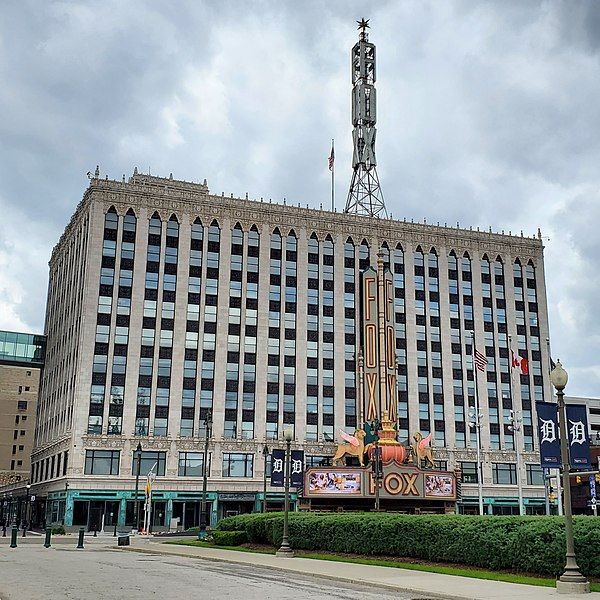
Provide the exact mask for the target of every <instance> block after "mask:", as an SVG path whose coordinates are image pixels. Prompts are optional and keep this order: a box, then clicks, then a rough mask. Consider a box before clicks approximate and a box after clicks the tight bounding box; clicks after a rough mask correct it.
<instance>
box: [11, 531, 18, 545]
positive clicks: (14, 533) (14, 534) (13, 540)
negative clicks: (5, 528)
mask: <svg viewBox="0 0 600 600" xmlns="http://www.w3.org/2000/svg"><path fill="white" fill-rule="evenodd" d="M17 535H19V530H18V529H17V528H16V527H13V528H12V529H11V532H10V547H11V548H16V547H17Z"/></svg>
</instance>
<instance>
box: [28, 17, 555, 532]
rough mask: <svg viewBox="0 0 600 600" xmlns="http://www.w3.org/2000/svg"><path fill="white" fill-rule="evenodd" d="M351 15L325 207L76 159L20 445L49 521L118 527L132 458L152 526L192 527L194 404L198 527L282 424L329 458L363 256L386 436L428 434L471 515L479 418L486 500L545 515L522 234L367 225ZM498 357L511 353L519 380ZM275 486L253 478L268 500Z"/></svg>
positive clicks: (533, 258) (531, 279) (355, 363)
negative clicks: (342, 184) (347, 176)
mask: <svg viewBox="0 0 600 600" xmlns="http://www.w3.org/2000/svg"><path fill="white" fill-rule="evenodd" d="M359 28H360V29H361V33H360V37H359V41H358V42H357V44H356V45H355V46H354V48H353V49H352V73H353V75H352V83H353V115H352V123H353V127H354V130H353V140H354V156H353V169H354V171H353V177H352V183H351V187H350V191H349V195H348V200H347V204H346V211H345V212H344V213H342V214H338V213H336V212H329V211H323V210H315V209H310V208H308V207H307V208H302V207H301V206H300V205H298V206H292V205H289V204H286V203H285V201H284V203H283V204H273V203H271V202H268V203H267V202H263V201H262V199H261V200H260V201H256V200H248V199H247V198H246V199H240V198H233V197H230V198H226V197H225V196H223V195H221V196H215V195H212V194H210V192H209V189H208V186H207V184H206V181H205V182H204V183H203V184H198V183H189V182H185V181H177V180H175V179H173V177H172V176H170V177H169V178H161V177H155V176H150V175H144V174H141V173H138V171H137V169H136V170H135V171H134V173H133V176H132V177H131V178H129V180H128V181H125V177H123V180H122V181H113V180H109V179H108V177H106V178H104V179H103V178H101V177H100V172H99V169H96V172H95V174H94V176H93V177H91V179H90V185H89V187H88V189H87V190H86V191H85V193H84V195H83V199H82V201H81V202H80V203H79V205H78V207H77V209H76V211H75V213H74V215H73V217H72V219H71V221H70V223H69V224H68V226H67V228H66V230H65V232H64V234H63V235H62V237H61V239H60V241H59V243H58V244H57V246H56V247H55V248H54V251H53V253H52V258H51V260H50V283H49V292H48V305H47V312H46V335H47V336H48V351H47V360H46V369H45V371H44V377H43V384H42V392H41V400H40V409H39V418H38V424H37V430H36V443H35V449H34V453H33V459H32V485H33V489H34V492H35V494H36V495H37V497H38V498H40V499H41V501H43V499H45V500H47V502H46V518H47V521H49V522H55V521H59V522H63V521H64V523H65V525H66V526H68V527H69V526H74V527H77V526H80V525H84V526H88V527H90V528H93V527H96V528H102V527H104V526H112V525H115V524H119V525H134V524H135V523H136V516H135V499H136V496H135V489H136V477H135V474H136V471H137V465H140V472H141V475H142V479H144V478H145V476H146V474H147V473H149V472H150V471H151V470H152V471H153V472H154V473H156V481H155V482H154V492H153V499H154V514H153V518H152V519H153V525H154V527H155V528H164V527H167V526H170V525H171V524H172V520H173V519H178V520H179V524H180V525H181V526H183V527H189V526H194V525H197V524H198V521H199V512H200V501H201V498H202V492H201V490H202V474H203V468H204V459H203V448H204V437H205V435H206V431H207V427H206V419H207V416H208V415H209V414H210V416H211V417H212V423H213V425H212V430H211V432H210V436H209V437H210V440H209V456H210V462H209V463H208V465H207V470H208V475H209V477H208V500H209V502H210V511H211V519H212V521H213V522H214V521H216V520H217V519H218V518H220V517H222V516H226V515H228V514H231V513H236V512H245V511H250V510H258V509H260V507H261V503H262V501H263V500H264V495H263V492H262V489H263V484H264V479H263V477H264V476H265V473H266V470H267V468H268V452H265V446H267V447H268V448H272V447H273V446H280V445H281V443H282V442H281V441H280V440H281V439H282V434H283V430H284V429H287V428H291V429H292V430H293V436H294V447H295V448H302V449H304V451H305V455H306V463H307V465H308V466H312V465H317V464H327V462H328V461H329V460H330V458H331V456H333V454H334V451H335V440H338V439H339V436H338V431H339V430H345V431H347V432H349V433H352V432H354V430H355V429H356V428H357V427H361V426H362V423H361V418H360V417H361V416H362V415H363V414H365V413H364V411H363V409H364V406H363V397H364V393H363V392H364V388H363V386H362V377H361V376H360V375H361V373H363V371H362V370H360V369H359V362H360V361H361V356H363V354H362V345H363V342H362V325H363V320H362V315H361V288H362V286H361V278H363V273H364V272H365V271H368V270H369V269H370V268H371V267H372V268H374V269H379V272H380V273H381V272H382V269H383V271H385V273H386V277H387V280H386V281H388V282H389V283H388V284H386V285H389V286H390V290H391V289H393V318H392V319H391V322H393V326H391V331H392V342H393V343H392V344H391V346H392V350H393V346H394V344H395V350H396V357H395V358H396V360H397V364H396V366H395V367H394V365H393V364H392V367H391V370H392V372H393V373H392V381H394V386H393V388H394V389H392V390H391V392H389V393H388V392H387V391H386V394H387V396H386V398H388V400H386V402H387V403H388V404H387V406H389V408H390V411H392V412H390V413H389V414H390V416H392V413H393V417H394V423H395V425H396V427H397V430H398V437H399V439H400V440H402V441H404V440H408V439H410V438H411V437H412V435H413V434H414V433H415V432H417V431H421V432H423V433H432V435H433V439H434V444H435V446H436V449H437V460H438V466H440V467H445V468H447V469H450V470H451V469H454V468H455V467H456V466H457V465H459V466H461V467H462V478H463V486H462V492H463V498H462V501H461V504H460V507H461V510H463V511H466V512H469V511H475V510H477V504H478V500H477V495H478V494H477V477H478V475H477V471H478V469H477V464H478V461H477V451H476V447H477V437H478V436H477V431H479V432H480V433H481V448H482V449H483V454H482V464H483V473H484V477H483V484H484V495H485V506H486V510H487V511H488V512H494V513H506V512H515V511H516V512H518V502H517V490H518V486H517V485H516V484H517V481H518V480H519V481H520V482H522V483H523V488H524V489H525V493H524V496H525V504H526V505H527V509H528V511H529V512H535V511H543V510H544V503H545V493H544V486H543V477H542V472H541V469H540V468H539V466H538V465H539V459H538V454H537V452H536V449H537V446H536V432H535V428H534V423H535V402H536V401H538V400H544V399H548V398H550V396H551V391H550V382H549V377H548V372H547V371H548V370H547V368H545V366H546V365H548V364H549V356H548V346H547V344H546V340H547V338H548V318H547V305H546V293H545V283H544V263H543V246H542V241H541V236H540V234H539V232H538V235H537V236H534V237H532V238H531V237H525V236H523V234H522V233H521V234H520V235H516V236H513V235H511V234H510V232H509V234H508V235H507V234H505V233H504V232H502V233H492V232H491V231H489V232H488V231H479V230H475V231H474V230H472V229H460V228H458V227H456V228H454V227H447V226H446V225H444V226H440V225H439V224H438V225H435V226H434V225H428V224H425V223H423V224H420V223H412V222H410V223H409V222H406V221H396V220H392V219H390V218H387V212H386V210H385V205H384V204H383V195H382V193H381V187H380V185H379V179H378V177H377V173H376V159H375V123H376V119H375V87H374V84H375V46H374V45H373V44H371V43H370V42H369V41H368V34H367V28H368V22H366V21H364V20H363V21H361V22H360V23H359ZM332 160H333V153H332ZM365 213H366V214H365ZM378 261H379V264H378ZM390 297H392V296H390ZM471 331H474V336H475V346H476V348H477V349H478V351H479V353H480V355H481V357H482V359H483V361H484V362H481V359H480V362H481V365H482V369H483V372H478V370H477V369H474V368H473V361H472V356H473V350H474V348H473V344H472V337H471V335H472V334H471ZM512 351H514V353H515V355H520V356H521V357H523V358H526V359H527V360H528V366H529V368H528V369H526V368H525V369H524V370H523V374H519V373H517V372H516V369H514V368H512V365H513V364H515V361H514V360H513V355H512V354H511V352H512ZM392 354H393V352H392ZM393 358H394V357H393ZM393 358H392V362H393ZM388 375H389V374H388ZM382 381H383V380H382ZM476 383H477V385H476ZM476 390H477V391H478V394H477V395H476V393H475V392H476ZM389 394H391V396H390V395H389ZM371 397H372V394H371ZM390 397H391V398H392V401H391V403H390V400H389V398H390ZM476 397H477V399H478V400H479V406H480V411H479V412H480V413H481V415H480V416H478V415H475V418H473V409H474V407H475V403H476ZM373 414H375V413H373ZM365 416H367V415H365ZM367 418H370V417H367ZM510 419H512V421H509V420H510ZM477 424H479V425H480V427H477ZM471 425H474V427H471ZM139 444H141V447H142V452H143V454H142V458H141V461H140V462H138V461H137V460H136V461H134V458H133V457H134V451H135V449H136V448H137V447H138V445H139ZM515 448H519V449H520V450H521V451H520V452H519V454H518V455H517V454H516V452H515ZM517 465H518V467H517ZM518 475H519V477H518ZM281 500H282V495H281V493H280V491H279V489H269V490H268V495H267V499H266V505H267V508H275V507H278V506H281Z"/></svg>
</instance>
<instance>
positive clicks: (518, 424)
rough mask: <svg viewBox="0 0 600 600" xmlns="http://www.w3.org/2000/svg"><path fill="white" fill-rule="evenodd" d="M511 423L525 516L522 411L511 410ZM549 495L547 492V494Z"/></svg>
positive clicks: (520, 494) (520, 510)
mask: <svg viewBox="0 0 600 600" xmlns="http://www.w3.org/2000/svg"><path fill="white" fill-rule="evenodd" d="M507 421H508V422H509V423H510V425H509V426H508V429H509V430H510V431H513V432H514V434H515V450H516V453H517V488H518V490H519V514H520V515H521V516H523V515H524V514H525V506H524V502H523V484H522V482H521V437H520V433H521V430H522V425H523V417H521V411H518V410H517V411H514V410H512V408H511V410H510V415H509V417H508V418H507ZM546 496H547V494H546Z"/></svg>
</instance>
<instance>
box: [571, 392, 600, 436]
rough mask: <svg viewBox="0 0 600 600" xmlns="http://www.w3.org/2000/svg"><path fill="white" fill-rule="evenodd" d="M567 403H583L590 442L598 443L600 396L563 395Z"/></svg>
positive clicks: (599, 434) (599, 432) (599, 433)
mask: <svg viewBox="0 0 600 600" xmlns="http://www.w3.org/2000/svg"><path fill="white" fill-rule="evenodd" d="M565 402H566V403H567V404H585V405H586V407H587V417H588V425H589V430H590V439H591V441H592V444H594V445H600V398H588V397H582V396H565Z"/></svg>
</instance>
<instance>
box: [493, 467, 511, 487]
mask: <svg viewBox="0 0 600 600" xmlns="http://www.w3.org/2000/svg"><path fill="white" fill-rule="evenodd" d="M492 479H493V483H495V484H497V485H516V483H517V467H516V465H515V464H514V463H492Z"/></svg>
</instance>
